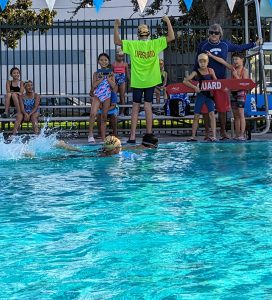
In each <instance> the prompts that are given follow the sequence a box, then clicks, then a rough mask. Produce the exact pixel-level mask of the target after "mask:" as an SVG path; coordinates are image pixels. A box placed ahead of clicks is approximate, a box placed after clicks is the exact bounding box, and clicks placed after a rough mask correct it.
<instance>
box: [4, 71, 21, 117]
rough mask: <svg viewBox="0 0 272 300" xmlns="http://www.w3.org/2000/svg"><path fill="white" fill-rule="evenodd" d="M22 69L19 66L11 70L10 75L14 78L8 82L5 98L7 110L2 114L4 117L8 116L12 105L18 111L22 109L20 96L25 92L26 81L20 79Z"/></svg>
mask: <svg viewBox="0 0 272 300" xmlns="http://www.w3.org/2000/svg"><path fill="white" fill-rule="evenodd" d="M20 75H21V73H20V70H19V69H18V68H17V67H13V68H12V69H11V70H10V76H11V77H12V80H7V82H6V92H7V94H6V98H5V112H4V113H3V114H2V116H1V117H2V118H8V117H9V116H10V115H9V110H10V106H15V108H16V112H17V113H19V112H20V111H21V108H20V103H19V96H20V95H22V94H23V92H24V82H23V81H21V80H20Z"/></svg>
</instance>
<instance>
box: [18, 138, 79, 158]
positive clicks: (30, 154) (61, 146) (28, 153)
mask: <svg viewBox="0 0 272 300" xmlns="http://www.w3.org/2000/svg"><path fill="white" fill-rule="evenodd" d="M53 146H54V147H55V148H59V149H64V150H67V151H75V152H82V150H81V149H79V148H77V147H75V146H72V145H70V144H68V143H66V142H65V141H64V140H59V141H57V142H56V143H55V144H54V145H53ZM23 156H24V157H27V158H33V157H35V153H34V152H32V151H25V152H24V153H23Z"/></svg>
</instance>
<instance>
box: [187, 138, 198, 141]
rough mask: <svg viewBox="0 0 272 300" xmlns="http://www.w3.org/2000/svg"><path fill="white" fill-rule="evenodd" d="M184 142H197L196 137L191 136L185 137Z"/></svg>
mask: <svg viewBox="0 0 272 300" xmlns="http://www.w3.org/2000/svg"><path fill="white" fill-rule="evenodd" d="M186 142H197V139H195V138H192V137H191V138H189V139H187V140H186Z"/></svg>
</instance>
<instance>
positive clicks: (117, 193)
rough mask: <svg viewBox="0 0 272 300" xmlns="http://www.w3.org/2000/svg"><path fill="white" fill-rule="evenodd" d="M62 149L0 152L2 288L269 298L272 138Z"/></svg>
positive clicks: (7, 295)
mask: <svg viewBox="0 0 272 300" xmlns="http://www.w3.org/2000/svg"><path fill="white" fill-rule="evenodd" d="M84 149H85V150H86V151H89V149H90V148H88V147H84ZM70 155H71V154H70V153H65V152H63V151H61V150H50V151H49V150H47V151H44V152H43V153H42V154H40V155H38V157H37V158H34V159H16V160H13V159H7V158H6V157H2V158H1V155H0V160H1V161H0V164H1V166H0V172H1V173H0V174H1V181H0V182H1V196H0V199H1V205H0V226H1V230H0V260H1V264H0V277H1V281H0V282H1V283H0V299H165V300H166V299H167V300H170V299H171V300H172V299H269V298H270V296H271V294H272V270H271V261H272V203H271V194H272V176H271V175H272V143H270V142H252V143H193V144H192V143H170V144H163V145H160V147H159V148H158V150H149V151H146V152H142V153H139V154H138V156H137V157H136V158H123V157H112V158H79V157H78V158H77V157H75V156H72V157H69V156H70ZM78 155H81V154H78Z"/></svg>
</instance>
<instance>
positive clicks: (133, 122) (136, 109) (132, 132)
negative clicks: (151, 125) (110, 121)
mask: <svg viewBox="0 0 272 300" xmlns="http://www.w3.org/2000/svg"><path fill="white" fill-rule="evenodd" d="M139 109H140V103H136V102H133V104H132V113H131V129H130V138H129V139H130V140H135V138H136V128H137V123H138V114H139Z"/></svg>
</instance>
